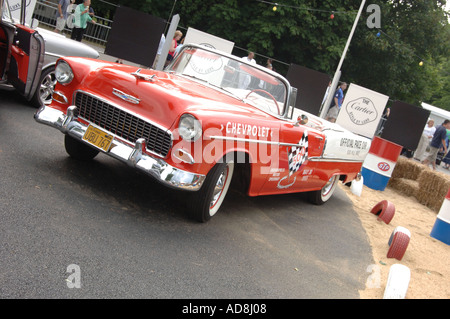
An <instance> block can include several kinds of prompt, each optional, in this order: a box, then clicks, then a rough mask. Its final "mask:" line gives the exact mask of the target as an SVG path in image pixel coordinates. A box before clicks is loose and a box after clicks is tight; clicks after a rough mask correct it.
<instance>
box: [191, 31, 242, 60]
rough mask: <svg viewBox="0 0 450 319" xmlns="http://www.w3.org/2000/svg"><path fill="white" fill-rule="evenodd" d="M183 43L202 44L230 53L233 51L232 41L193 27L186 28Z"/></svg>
mask: <svg viewBox="0 0 450 319" xmlns="http://www.w3.org/2000/svg"><path fill="white" fill-rule="evenodd" d="M184 43H185V44H188V43H194V44H200V45H204V46H206V47H208V48H213V49H216V50H220V51H223V52H226V53H228V54H231V51H233V47H234V42H231V41H228V40H225V39H222V38H219V37H216V36H214V35H212V34H209V33H205V32H202V31H199V30H196V29H194V28H188V31H187V33H186V38H185V39H184Z"/></svg>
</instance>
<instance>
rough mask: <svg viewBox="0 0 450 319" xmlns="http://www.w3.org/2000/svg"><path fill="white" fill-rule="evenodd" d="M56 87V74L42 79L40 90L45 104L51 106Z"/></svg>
mask: <svg viewBox="0 0 450 319" xmlns="http://www.w3.org/2000/svg"><path fill="white" fill-rule="evenodd" d="M55 85H56V78H55V74H54V72H51V73H49V74H47V76H46V77H45V78H43V79H42V82H41V87H40V88H39V93H40V94H39V96H40V98H41V102H42V103H43V104H45V105H49V104H50V103H51V101H52V95H53V91H54V89H55Z"/></svg>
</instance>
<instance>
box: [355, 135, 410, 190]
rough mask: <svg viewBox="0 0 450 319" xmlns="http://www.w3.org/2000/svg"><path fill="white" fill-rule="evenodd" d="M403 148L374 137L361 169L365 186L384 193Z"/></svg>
mask: <svg viewBox="0 0 450 319" xmlns="http://www.w3.org/2000/svg"><path fill="white" fill-rule="evenodd" d="M402 148H403V147H402V146H400V145H398V144H395V143H392V142H390V141H388V140H385V139H382V138H380V137H378V136H376V137H374V139H373V140H372V144H371V146H370V149H369V153H368V154H367V157H366V159H365V160H364V163H363V166H362V169H361V174H362V176H363V177H364V185H366V186H367V187H369V188H372V189H375V190H379V191H384V189H385V188H386V186H387V183H388V182H389V179H390V178H391V176H392V172H393V171H394V168H395V164H397V159H398V157H399V156H400V153H401V151H402Z"/></svg>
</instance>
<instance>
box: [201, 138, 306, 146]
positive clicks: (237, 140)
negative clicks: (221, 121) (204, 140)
mask: <svg viewBox="0 0 450 319" xmlns="http://www.w3.org/2000/svg"><path fill="white" fill-rule="evenodd" d="M209 138H211V139H216V140H226V141H236V142H244V143H246V142H248V143H259V144H268V145H279V146H300V145H299V144H296V143H280V142H273V141H264V140H255V139H251V138H250V139H249V138H241V137H230V136H210V137H209Z"/></svg>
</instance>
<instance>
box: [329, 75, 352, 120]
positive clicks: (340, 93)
mask: <svg viewBox="0 0 450 319" xmlns="http://www.w3.org/2000/svg"><path fill="white" fill-rule="evenodd" d="M345 89H347V83H345V82H342V83H341V85H339V87H338V89H337V90H336V93H335V94H334V97H333V101H332V102H331V107H330V109H329V110H328V113H327V118H326V119H327V120H328V121H330V122H332V123H334V122H336V119H337V116H338V114H339V110H340V109H341V106H342V102H343V101H344V91H345Z"/></svg>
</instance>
